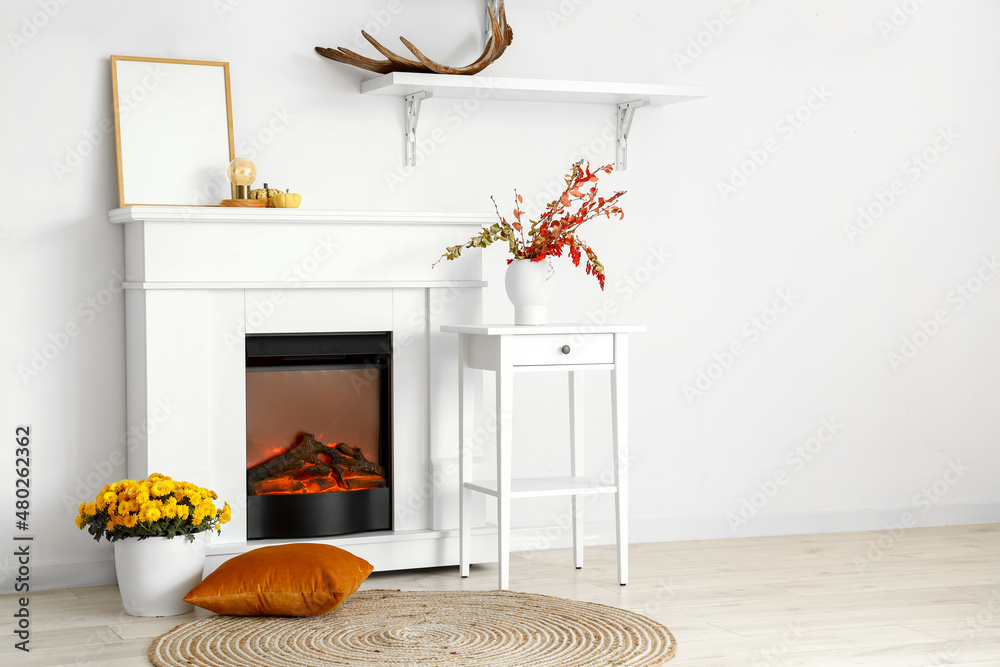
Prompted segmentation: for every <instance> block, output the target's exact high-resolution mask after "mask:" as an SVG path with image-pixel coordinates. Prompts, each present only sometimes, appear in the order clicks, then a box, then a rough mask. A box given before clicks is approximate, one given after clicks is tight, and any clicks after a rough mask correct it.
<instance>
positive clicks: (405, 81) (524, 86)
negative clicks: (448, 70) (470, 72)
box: [361, 72, 708, 107]
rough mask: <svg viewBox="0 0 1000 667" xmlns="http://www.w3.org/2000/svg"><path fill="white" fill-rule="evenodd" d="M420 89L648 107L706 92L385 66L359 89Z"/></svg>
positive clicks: (398, 92)
mask: <svg viewBox="0 0 1000 667" xmlns="http://www.w3.org/2000/svg"><path fill="white" fill-rule="evenodd" d="M422 91H426V92H430V93H431V95H432V96H433V97H445V98H456V97H459V98H462V97H469V96H470V95H476V94H477V93H478V96H479V97H481V98H483V99H491V100H518V101H522V102H577V103H580V104H622V103H624V102H631V101H633V100H639V99H642V100H646V101H647V102H648V104H649V106H654V107H657V106H663V105H665V104H675V103H677V102H687V101H690V100H693V99H698V98H701V97H707V96H708V86H684V85H674V84H655V83H618V82H608V81H564V80H560V79H520V78H516V79H515V78H503V77H497V76H488V75H484V74H477V75H475V76H463V75H460V74H423V73H414V72H391V73H389V74H383V75H382V76H379V77H377V78H374V79H369V80H367V81H362V82H361V92H362V94H365V95H390V96H395V97H405V96H407V95H413V94H414V93H419V92H422Z"/></svg>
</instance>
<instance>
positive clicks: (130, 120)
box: [111, 55, 236, 206]
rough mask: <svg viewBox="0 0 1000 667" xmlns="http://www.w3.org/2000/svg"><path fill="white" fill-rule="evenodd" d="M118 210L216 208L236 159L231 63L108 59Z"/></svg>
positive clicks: (128, 58) (227, 187)
mask: <svg viewBox="0 0 1000 667" xmlns="http://www.w3.org/2000/svg"><path fill="white" fill-rule="evenodd" d="M111 82H112V95H113V102H114V113H115V144H116V148H117V154H118V203H119V206H133V205H166V206H206V205H209V206H215V205H218V203H219V201H220V200H221V199H227V198H229V196H230V194H229V181H228V180H227V179H226V167H227V166H228V165H229V163H230V162H231V161H232V160H233V159H234V158H235V157H236V155H235V146H234V140H233V110H232V93H231V90H230V85H229V63H226V62H214V61H206V60H175V59H169V58H143V57H136V56H117V55H113V56H111Z"/></svg>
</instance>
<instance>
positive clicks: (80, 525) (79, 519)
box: [76, 516, 87, 530]
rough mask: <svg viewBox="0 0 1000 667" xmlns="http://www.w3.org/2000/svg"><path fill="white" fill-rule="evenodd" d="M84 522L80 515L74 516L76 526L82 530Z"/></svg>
mask: <svg viewBox="0 0 1000 667" xmlns="http://www.w3.org/2000/svg"><path fill="white" fill-rule="evenodd" d="M86 523H87V522H86V520H85V519H84V518H83V517H82V516H78V517H76V527H77V528H80V529H81V530H82V529H83V527H84V526H85V525H86Z"/></svg>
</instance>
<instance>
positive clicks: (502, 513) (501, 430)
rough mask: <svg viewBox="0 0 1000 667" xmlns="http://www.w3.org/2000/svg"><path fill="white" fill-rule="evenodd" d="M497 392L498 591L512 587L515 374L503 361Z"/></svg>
mask: <svg viewBox="0 0 1000 667" xmlns="http://www.w3.org/2000/svg"><path fill="white" fill-rule="evenodd" d="M496 384H497V387H496V390H497V396H496V401H497V417H496V422H497V566H498V568H499V575H498V578H499V588H500V590H504V591H505V590H507V589H508V588H510V469H511V465H510V464H511V449H512V445H513V429H512V428H511V426H512V410H513V405H514V371H513V369H512V368H511V366H509V365H507V364H506V363H505V361H504V360H503V359H501V360H500V364H499V367H498V370H497V371H496Z"/></svg>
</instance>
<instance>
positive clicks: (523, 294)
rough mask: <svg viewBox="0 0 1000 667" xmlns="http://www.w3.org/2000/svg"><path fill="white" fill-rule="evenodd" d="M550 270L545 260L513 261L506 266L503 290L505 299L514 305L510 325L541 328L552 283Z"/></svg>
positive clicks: (545, 315) (551, 271) (544, 320)
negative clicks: (505, 290)
mask: <svg viewBox="0 0 1000 667" xmlns="http://www.w3.org/2000/svg"><path fill="white" fill-rule="evenodd" d="M553 272H554V270H553V268H552V264H551V263H550V262H549V260H547V259H543V260H542V261H540V262H533V261H531V260H530V259H515V260H514V261H513V262H511V263H510V264H509V265H508V266H507V275H506V276H505V277H504V286H505V287H506V288H507V298H509V299H510V302H511V303H512V304H514V324H526V325H538V324H545V323H546V320H547V310H548V304H549V300H551V298H552V289H553V288H554V287H555V283H554V281H553V280H552V274H553Z"/></svg>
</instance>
